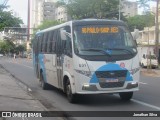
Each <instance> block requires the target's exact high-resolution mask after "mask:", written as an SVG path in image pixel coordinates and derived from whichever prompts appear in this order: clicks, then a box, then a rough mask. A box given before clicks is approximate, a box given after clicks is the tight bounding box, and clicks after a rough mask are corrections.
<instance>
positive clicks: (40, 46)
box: [39, 35, 44, 52]
mask: <svg viewBox="0 0 160 120" xmlns="http://www.w3.org/2000/svg"><path fill="white" fill-rule="evenodd" d="M43 37H44V35H42V36H41V37H40V41H39V42H40V44H39V51H40V52H43Z"/></svg>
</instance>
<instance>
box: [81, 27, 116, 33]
mask: <svg viewBox="0 0 160 120" xmlns="http://www.w3.org/2000/svg"><path fill="white" fill-rule="evenodd" d="M118 32H119V29H118V27H82V33H84V34H87V33H93V34H94V33H95V34H96V33H118Z"/></svg>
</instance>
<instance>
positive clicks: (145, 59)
mask: <svg viewBox="0 0 160 120" xmlns="http://www.w3.org/2000/svg"><path fill="white" fill-rule="evenodd" d="M140 65H141V66H142V67H147V65H149V66H150V65H151V67H152V68H158V59H157V57H156V56H155V55H147V54H143V56H142V59H141V62H140Z"/></svg>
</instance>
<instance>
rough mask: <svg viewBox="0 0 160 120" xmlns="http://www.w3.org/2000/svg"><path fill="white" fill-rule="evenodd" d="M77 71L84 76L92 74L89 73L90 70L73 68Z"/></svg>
mask: <svg viewBox="0 0 160 120" xmlns="http://www.w3.org/2000/svg"><path fill="white" fill-rule="evenodd" d="M75 71H76V72H77V73H80V74H82V75H85V76H87V77H90V78H91V77H92V74H91V72H90V71H84V70H75Z"/></svg>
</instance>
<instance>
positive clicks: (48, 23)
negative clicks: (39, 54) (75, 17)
mask: <svg viewBox="0 0 160 120" xmlns="http://www.w3.org/2000/svg"><path fill="white" fill-rule="evenodd" d="M61 23H62V22H59V21H55V20H46V21H43V22H42V24H40V25H39V26H38V27H37V28H35V29H34V31H33V35H32V40H31V44H30V46H31V47H32V43H33V40H34V36H35V34H36V32H38V31H40V30H43V29H46V28H49V27H53V26H55V25H59V24H61Z"/></svg>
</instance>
